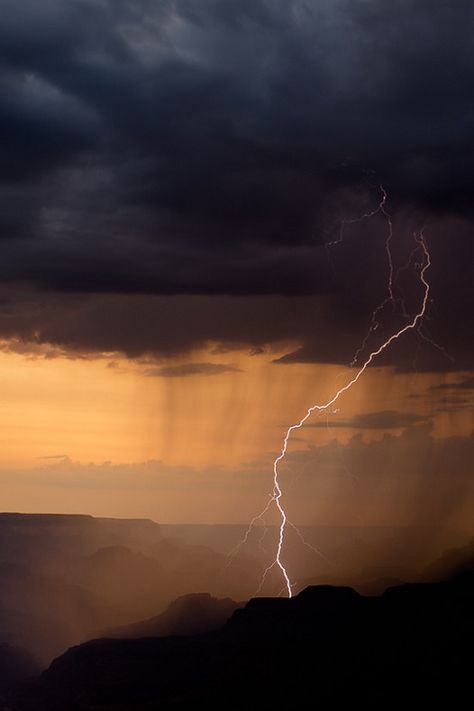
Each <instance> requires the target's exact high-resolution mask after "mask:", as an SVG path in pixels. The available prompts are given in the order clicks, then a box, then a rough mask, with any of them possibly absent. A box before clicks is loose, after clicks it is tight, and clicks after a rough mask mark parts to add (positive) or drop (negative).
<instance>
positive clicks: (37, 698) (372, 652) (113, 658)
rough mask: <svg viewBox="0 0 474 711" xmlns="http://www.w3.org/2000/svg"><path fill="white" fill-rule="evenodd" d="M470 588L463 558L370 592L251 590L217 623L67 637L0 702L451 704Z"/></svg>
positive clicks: (465, 663) (29, 705)
mask: <svg viewBox="0 0 474 711" xmlns="http://www.w3.org/2000/svg"><path fill="white" fill-rule="evenodd" d="M473 591H474V574H473V572H472V570H471V571H465V572H463V573H459V574H457V575H455V576H454V577H453V578H452V579H450V580H449V581H445V582H439V583H420V584H407V585H401V586H398V587H394V588H390V589H389V590H387V591H386V592H385V593H384V594H383V595H382V596H380V597H377V598H375V597H372V598H370V597H363V596H361V595H359V594H358V593H357V592H355V591H354V590H352V589H351V588H342V587H331V586H320V587H309V588H306V589H305V590H304V591H303V592H301V593H300V594H299V595H297V596H296V597H294V598H293V599H291V600H288V599H265V598H259V599H253V600H251V601H250V602H249V603H248V604H247V605H246V607H245V608H244V609H241V610H237V611H236V612H235V613H234V615H233V616H232V618H231V620H230V621H229V622H228V623H227V624H226V625H225V626H224V627H223V628H222V629H221V630H218V631H216V632H213V633H209V634H205V635H198V636H194V637H167V638H162V639H158V638H144V639H127V640H111V639H104V640H96V641H92V642H88V643H87V644H83V645H81V646H78V647H74V648H72V649H70V650H69V651H68V652H67V653H66V654H64V655H63V656H61V657H59V658H58V659H56V660H55V661H54V662H53V663H52V665H51V666H50V668H49V669H48V670H47V671H46V672H44V673H43V674H42V675H41V677H40V678H39V679H38V680H34V681H32V682H29V683H27V684H23V685H22V686H21V687H19V688H18V689H17V690H15V691H14V692H12V693H11V694H10V695H9V697H8V698H7V699H5V701H4V704H3V708H4V709H6V708H8V709H11V711H22V710H23V711H28V710H34V709H41V710H43V709H44V710H45V711H46V710H48V711H56V710H59V709H61V711H65V710H67V709H71V710H77V711H79V710H81V711H82V710H84V711H85V710H86V709H104V710H105V709H107V710H109V711H112V710H116V711H118V709H122V710H123V709H135V710H145V709H176V708H179V709H188V708H192V707H193V706H194V707H196V706H199V707H206V708H243V707H246V708H267V707H268V708H283V707H284V706H287V708H304V707H306V706H307V705H309V704H315V705H316V704H317V705H318V706H319V707H320V708H328V704H331V707H332V704H337V703H343V702H344V703H350V704H351V705H354V704H355V703H363V704H364V706H365V707H367V706H371V707H374V708H375V707H376V706H377V707H378V708H383V707H390V708H391V707H393V706H394V705H399V704H403V705H404V706H406V704H407V702H408V700H409V701H410V706H411V707H413V704H417V705H419V708H427V706H428V705H431V704H434V703H435V702H436V703H437V704H439V703H440V702H444V703H446V704H447V705H448V707H451V708H455V707H458V702H459V703H460V699H462V698H463V696H464V697H465V698H468V696H465V694H467V692H468V691H469V688H468V686H469V678H470V669H471V660H470V658H469V654H468V651H467V650H468V649H469V644H470V642H471V640H472V634H473V632H474V630H473V618H472V594H473ZM382 705H383V706H382Z"/></svg>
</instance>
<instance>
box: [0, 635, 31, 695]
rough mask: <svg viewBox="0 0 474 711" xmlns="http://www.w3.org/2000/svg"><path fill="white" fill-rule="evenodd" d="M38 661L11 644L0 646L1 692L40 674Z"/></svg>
mask: <svg viewBox="0 0 474 711" xmlns="http://www.w3.org/2000/svg"><path fill="white" fill-rule="evenodd" d="M40 670H41V667H40V665H39V664H38V662H37V660H36V659H35V658H34V657H33V656H32V655H31V654H30V653H29V652H27V651H26V650H24V649H21V648H19V647H13V646H12V645H10V644H0V691H2V690H4V689H7V688H8V687H9V686H11V684H12V683H13V682H16V681H19V680H20V679H25V678H26V677H29V676H34V675H36V674H39V672H40Z"/></svg>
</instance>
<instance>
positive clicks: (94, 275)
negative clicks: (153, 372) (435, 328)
mask: <svg viewBox="0 0 474 711" xmlns="http://www.w3.org/2000/svg"><path fill="white" fill-rule="evenodd" d="M473 20H474V8H473V6H472V3H471V2H469V1H468V0H454V2H451V3H449V4H447V3H442V4H440V3H438V4H433V3H431V2H428V0H394V2H391V3H377V2H374V1H371V0H336V1H335V2H326V1H325V0H318V2H305V1H304V0H293V1H292V2H289V1H288V0H285V1H281V2H280V1H279V0H277V1H273V2H266V1H265V0H225V2H224V1H223V0H200V1H199V2H189V0H160V1H153V2H151V1H150V0H137V1H136V2H134V3H128V2H125V1H124V0H113V1H112V0H45V1H44V2H41V3H35V2H32V1H30V0H22V1H21V2H17V0H4V1H3V3H2V21H1V23H0V131H1V135H2V146H3V148H2V152H1V156H0V235H1V242H0V250H1V251H0V277H1V279H2V280H3V281H4V282H14V283H15V285H16V287H15V288H18V286H17V285H18V284H25V283H26V284H27V285H28V286H30V287H31V286H32V287H34V288H41V289H42V290H46V291H59V292H68V294H70V296H69V297H68V299H69V300H70V301H68V303H70V304H71V307H72V308H74V303H75V297H73V296H72V293H73V292H82V293H85V294H89V293H91V294H95V293H97V292H102V293H105V294H107V293H113V294H115V295H120V294H136V293H145V294H150V293H152V294H157V295H180V294H196V293H199V294H202V295H220V294H226V295H236V294H238V295H259V294H275V295H280V294H290V295H297V294H323V295H325V296H324V298H325V299H328V300H329V302H330V304H331V316H334V318H335V322H336V323H340V324H344V322H346V323H349V324H351V326H350V328H352V327H354V333H353V334H351V333H349V335H348V336H347V338H348V340H349V341H350V343H352V342H355V330H356V329H359V327H360V326H361V325H362V324H363V323H366V321H367V308H368V307H370V306H372V307H373V305H375V303H377V301H376V299H377V297H378V295H379V292H380V290H381V288H382V287H381V283H382V279H383V278H385V272H384V271H383V270H382V261H381V260H382V259H383V249H380V239H379V240H378V242H377V243H376V241H375V240H376V237H375V233H376V232H377V231H378V234H379V237H380V230H383V229H385V226H384V223H383V221H381V220H378V221H377V220H376V222H375V224H373V226H371V227H367V225H366V224H361V225H359V226H358V227H357V226H354V229H353V230H351V235H350V241H353V242H354V244H355V245H356V246H350V245H349V247H348V248H347V251H343V252H341V251H340V248H339V247H338V248H337V249H338V254H337V255H336V256H335V257H334V259H335V262H336V267H337V269H336V273H337V277H334V274H333V272H332V271H331V268H330V265H329V264H328V261H327V258H326V256H327V255H326V251H325V249H324V244H325V243H327V242H328V241H331V240H332V239H334V235H336V236H337V231H338V225H339V221H340V219H341V218H343V217H352V216H353V215H354V214H356V215H357V214H363V212H364V211H365V210H366V209H369V208H372V207H373V206H374V204H375V205H376V204H377V201H378V200H379V199H380V193H379V189H378V185H379V184H380V183H383V185H384V186H385V187H386V189H387V191H388V193H389V198H390V201H389V207H390V211H391V212H393V213H394V214H395V215H397V216H399V222H398V229H399V231H400V232H402V231H403V230H404V229H407V230H408V231H410V230H411V229H412V228H414V227H415V226H416V227H419V226H420V224H421V222H422V221H423V220H424V219H427V220H428V222H429V223H438V228H437V229H438V234H437V237H436V242H435V244H436V245H437V246H436V249H437V255H439V256H440V258H441V260H442V267H443V269H444V270H445V271H443V269H441V268H440V267H439V266H438V267H437V270H438V271H437V275H438V281H439V282H440V284H441V286H442V287H443V288H446V284H447V283H448V284H455V285H456V289H457V292H456V297H455V299H454V301H455V304H456V305H459V304H460V305H461V306H460V308H461V311H462V310H463V305H464V304H465V303H466V299H467V296H466V293H467V279H464V281H463V274H464V275H466V274H467V267H466V266H465V265H466V264H468V263H469V262H468V255H469V251H468V250H469V241H470V220H471V219H472V205H473V202H472V184H473V183H472V179H471V177H472V166H473V158H474V149H473V140H472V136H473V116H474V113H473V108H474V106H473V98H472V85H473V81H474V60H473V57H474V53H473V49H474V48H473V44H474V40H473V35H472V22H473ZM446 218H447V219H446ZM454 218H462V222H461V221H460V220H459V219H456V220H455V219H454ZM439 225H441V226H439ZM461 225H462V229H461V228H460V226H461ZM454 226H456V227H455V229H457V228H460V229H459V234H456V235H453V233H452V231H453V229H454ZM372 232H373V233H374V234H371V233H372ZM375 244H377V245H378V246H377V248H375V249H372V248H373V247H374V245H375ZM437 255H436V256H437ZM445 255H449V259H448V260H444V256H445ZM451 260H452V261H451ZM363 264H367V265H368V266H369V267H370V270H369V272H367V273H366V274H365V275H364V277H363V285H364V286H363V288H360V284H361V282H360V278H361V272H360V271H358V268H359V266H360V265H363ZM459 270H460V271H459ZM458 272H459V273H458ZM352 274H354V276H351V275H352ZM372 274H373V275H375V276H373V277H372V276H370V275H372ZM440 291H441V290H439V292H440ZM436 298H437V299H438V296H437V297H436ZM443 298H444V297H442V296H441V297H439V300H440V302H441V308H440V311H439V312H438V313H437V314H435V316H436V317H437V320H436V318H435V316H433V318H434V319H435V323H436V322H439V323H440V324H441V329H440V332H441V335H445V332H448V331H450V330H451V331H453V332H456V328H457V325H458V324H459V323H460V320H457V319H456V318H455V319H454V321H453V319H452V317H451V316H452V314H451V313H450V308H448V306H447V303H446V302H444V303H443V301H442V299H443ZM451 298H452V297H451ZM170 308H171V311H173V308H174V302H173V303H172V305H171V307H170ZM216 308H221V307H216ZM456 308H457V309H458V310H457V313H459V306H457V307H456ZM229 318H232V314H230V315H229ZM364 318H365V321H364ZM308 320H309V318H308ZM241 321H242V319H241V318H240V317H237V318H236V321H235V329H234V333H232V334H230V336H229V337H227V336H226V339H224V340H229V341H236V342H242V341H243V342H248V343H250V345H255V343H254V341H255V340H257V341H258V340H260V341H266V340H271V339H272V338H274V336H273V334H272V333H270V332H269V333H267V334H265V333H263V334H262V338H260V339H251V338H246V337H245V334H243V333H242V328H241V327H240V322H241ZM352 324H354V326H352ZM323 325H324V324H323ZM34 328H35V330H36V332H37V333H38V334H40V340H41V339H42V338H43V340H44V339H45V337H44V336H43V335H42V334H43V333H44V328H45V327H44V319H42V318H38V323H37V324H36V325H35V326H34ZM90 328H93V326H90V325H88V326H87V328H85V332H88V330H90ZM229 328H230V330H232V327H231V326H230V327H229ZM17 330H20V327H19V326H18V327H17ZM134 330H135V329H134V326H133V324H126V323H122V329H121V336H120V338H117V340H116V342H115V343H113V344H111V346H112V347H114V348H118V349H122V350H125V351H130V350H131V349H132V345H133V344H132V342H133V339H134V335H133V332H134ZM244 330H245V329H244ZM349 330H350V329H349ZM358 332H359V331H358ZM3 333H4V334H6V331H4V332H3ZM291 335H293V334H291ZM279 336H280V337H282V338H286V337H287V336H288V334H287V333H284V332H283V333H282V334H279ZM296 336H297V337H298V339H299V340H300V341H302V342H304V343H305V347H304V350H303V351H302V352H301V353H300V354H299V355H296V356H295V357H294V358H296V359H297V360H298V359H299V360H305V359H306V360H321V359H326V360H327V359H330V360H331V359H332V360H334V359H336V360H337V359H339V360H344V359H345V358H346V355H340V356H339V358H336V355H335V353H334V349H329V350H330V351H331V352H330V353H329V354H326V353H323V352H322V350H324V348H323V349H322V350H321V345H320V341H319V340H318V342H314V339H312V338H311V333H310V330H309V329H308V330H305V329H302V330H301V331H300V332H299V333H297V334H296ZM75 338H76V339H77V340H81V334H80V332H79V328H78V329H76V334H75ZM141 338H142V340H143V338H144V334H142V336H141ZM180 338H184V336H180ZM206 338H207V335H206V334H205V333H202V334H200V335H197V336H196V339H195V340H201V341H202V340H205V339H206ZM452 338H454V340H456V336H453V337H452ZM452 338H451V334H449V333H448V344H447V345H451V340H452ZM99 340H100V339H99ZM189 340H192V339H189ZM217 340H219V338H218V339H217ZM53 342H54V339H53ZM87 342H88V336H87V333H84V335H83V337H82V344H81V345H82V346H84V347H87ZM61 343H62V342H61ZM257 345H260V344H259V343H257ZM97 346H98V344H95V347H97ZM178 346H179V344H177V343H175V342H174V341H173V336H172V335H170V334H167V333H166V332H164V333H163V337H162V341H160V346H159V347H157V349H158V350H160V349H161V350H162V351H167V350H173V349H175V350H176V349H177V348H178ZM454 350H455V351H456V353H455V355H456V356H457V351H458V350H459V349H458V344H457V343H455V344H454ZM461 350H462V349H461ZM344 353H345V350H344ZM464 365H465V361H464V360H463V358H462V357H461V365H460V367H463V366H464ZM433 367H434V366H433Z"/></svg>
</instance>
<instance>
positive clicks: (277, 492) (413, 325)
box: [257, 192, 431, 597]
mask: <svg viewBox="0 0 474 711" xmlns="http://www.w3.org/2000/svg"><path fill="white" fill-rule="evenodd" d="M385 199H386V193H385V192H384V200H385ZM390 225H391V221H390ZM391 235H392V229H390V236H389V239H391ZM415 240H416V242H417V243H418V246H419V247H420V248H421V250H422V252H423V264H422V265H421V269H420V281H421V283H422V285H423V288H424V294H423V299H422V302H421V306H420V308H419V310H418V312H417V313H416V314H415V315H414V316H413V318H412V320H411V321H410V322H409V323H407V324H406V325H405V326H403V327H402V328H400V329H399V330H398V331H395V332H394V333H392V335H391V336H390V337H389V338H387V340H386V341H384V342H383V343H382V344H381V345H380V346H379V347H378V348H376V349H375V350H373V351H372V352H371V353H370V354H369V355H368V357H367V358H366V360H365V361H364V363H363V364H362V365H361V366H360V368H359V369H358V371H357V373H356V374H355V375H354V376H353V377H352V378H351V379H350V380H349V382H347V383H346V384H345V385H343V386H342V387H341V388H339V390H337V392H336V393H335V394H334V395H333V396H332V397H331V398H330V399H329V400H328V401H327V402H325V403H321V404H318V403H316V404H314V405H311V406H310V407H309V408H308V410H307V411H306V414H305V415H304V417H302V418H301V420H300V421H299V422H297V423H295V424H294V425H290V426H289V427H288V429H287V430H286V433H285V437H284V439H283V446H282V449H281V451H280V454H279V455H278V456H277V458H276V459H275V461H274V462H273V495H272V497H271V498H270V501H269V502H268V504H267V507H266V510H268V508H269V506H270V504H271V503H272V501H274V502H275V504H276V507H277V509H278V511H279V513H280V519H281V523H280V527H279V536H278V546H277V551H276V555H275V559H274V560H273V562H272V563H271V564H270V565H269V566H268V567H267V568H266V570H265V571H264V574H263V578H262V582H261V584H260V587H259V588H258V591H257V592H259V591H260V590H261V589H262V587H263V584H264V582H265V579H266V577H267V575H268V573H269V572H270V571H271V570H272V569H273V568H275V567H278V568H279V569H280V571H281V574H282V576H283V579H284V582H285V586H286V590H287V593H288V597H292V583H291V580H290V577H289V574H288V571H287V569H286V567H285V565H284V563H283V560H282V551H283V544H284V539H285V530H286V527H287V525H288V524H289V522H288V517H287V514H286V511H285V509H284V507H283V505H282V501H281V499H282V496H283V492H282V489H281V486H280V481H279V465H280V462H281V461H282V460H283V459H284V458H285V456H286V454H287V451H288V443H289V441H290V437H291V434H292V432H294V431H295V430H298V429H301V427H303V425H304V424H305V423H306V421H307V420H308V419H309V418H310V417H311V415H312V414H313V413H314V412H316V411H318V412H321V411H324V410H327V409H328V408H330V407H331V406H332V405H334V404H335V403H336V402H337V401H338V400H339V398H340V397H341V396H342V395H343V394H344V393H346V392H347V391H348V390H350V389H351V388H352V387H353V386H354V385H356V383H357V382H358V381H359V380H360V378H361V377H362V375H363V374H364V373H365V371H366V370H367V368H368V367H369V366H370V365H371V363H372V362H373V361H374V359H376V358H377V357H378V356H379V355H380V354H381V353H383V352H384V351H385V350H386V349H387V348H388V347H389V346H390V345H391V344H392V343H393V342H394V341H396V340H397V339H399V338H400V337H401V336H403V334H405V333H407V331H410V330H413V329H417V328H418V326H419V325H420V323H421V321H422V319H423V317H424V315H425V313H426V308H427V304H428V299H429V293H430V285H429V282H428V281H427V280H426V277H425V275H426V272H427V270H428V269H429V267H430V266H431V257H430V253H429V251H428V247H427V245H426V241H425V238H424V234H423V231H420V232H419V233H416V234H415ZM387 253H388V254H389V255H390V260H389V265H390V273H389V276H390V279H389V291H390V299H392V298H393V291H392V287H393V263H392V260H391V252H390V248H389V247H388V248H387Z"/></svg>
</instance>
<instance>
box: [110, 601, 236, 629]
mask: <svg viewBox="0 0 474 711" xmlns="http://www.w3.org/2000/svg"><path fill="white" fill-rule="evenodd" d="M244 604H245V603H243V602H242V603H238V602H234V600H231V599H230V598H224V599H223V600H218V599H216V598H214V597H212V596H211V595H209V593H192V594H190V595H183V596H182V597H179V598H178V599H177V600H174V601H173V602H172V603H171V604H170V605H169V606H168V608H167V609H166V610H165V611H164V612H162V613H161V615H156V616H155V617H151V618H150V619H148V620H142V621H140V622H136V623H135V624H132V625H125V626H123V627H117V628H116V629H113V630H107V631H106V632H105V635H104V636H106V637H116V638H122V639H130V638H137V637H165V636H167V635H174V636H182V635H195V634H202V633H203V632H210V631H212V630H215V629H219V627H222V626H223V625H224V624H225V622H227V620H229V618H230V617H231V616H232V614H233V613H234V612H235V610H237V609H238V608H240V607H243V605H244Z"/></svg>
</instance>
